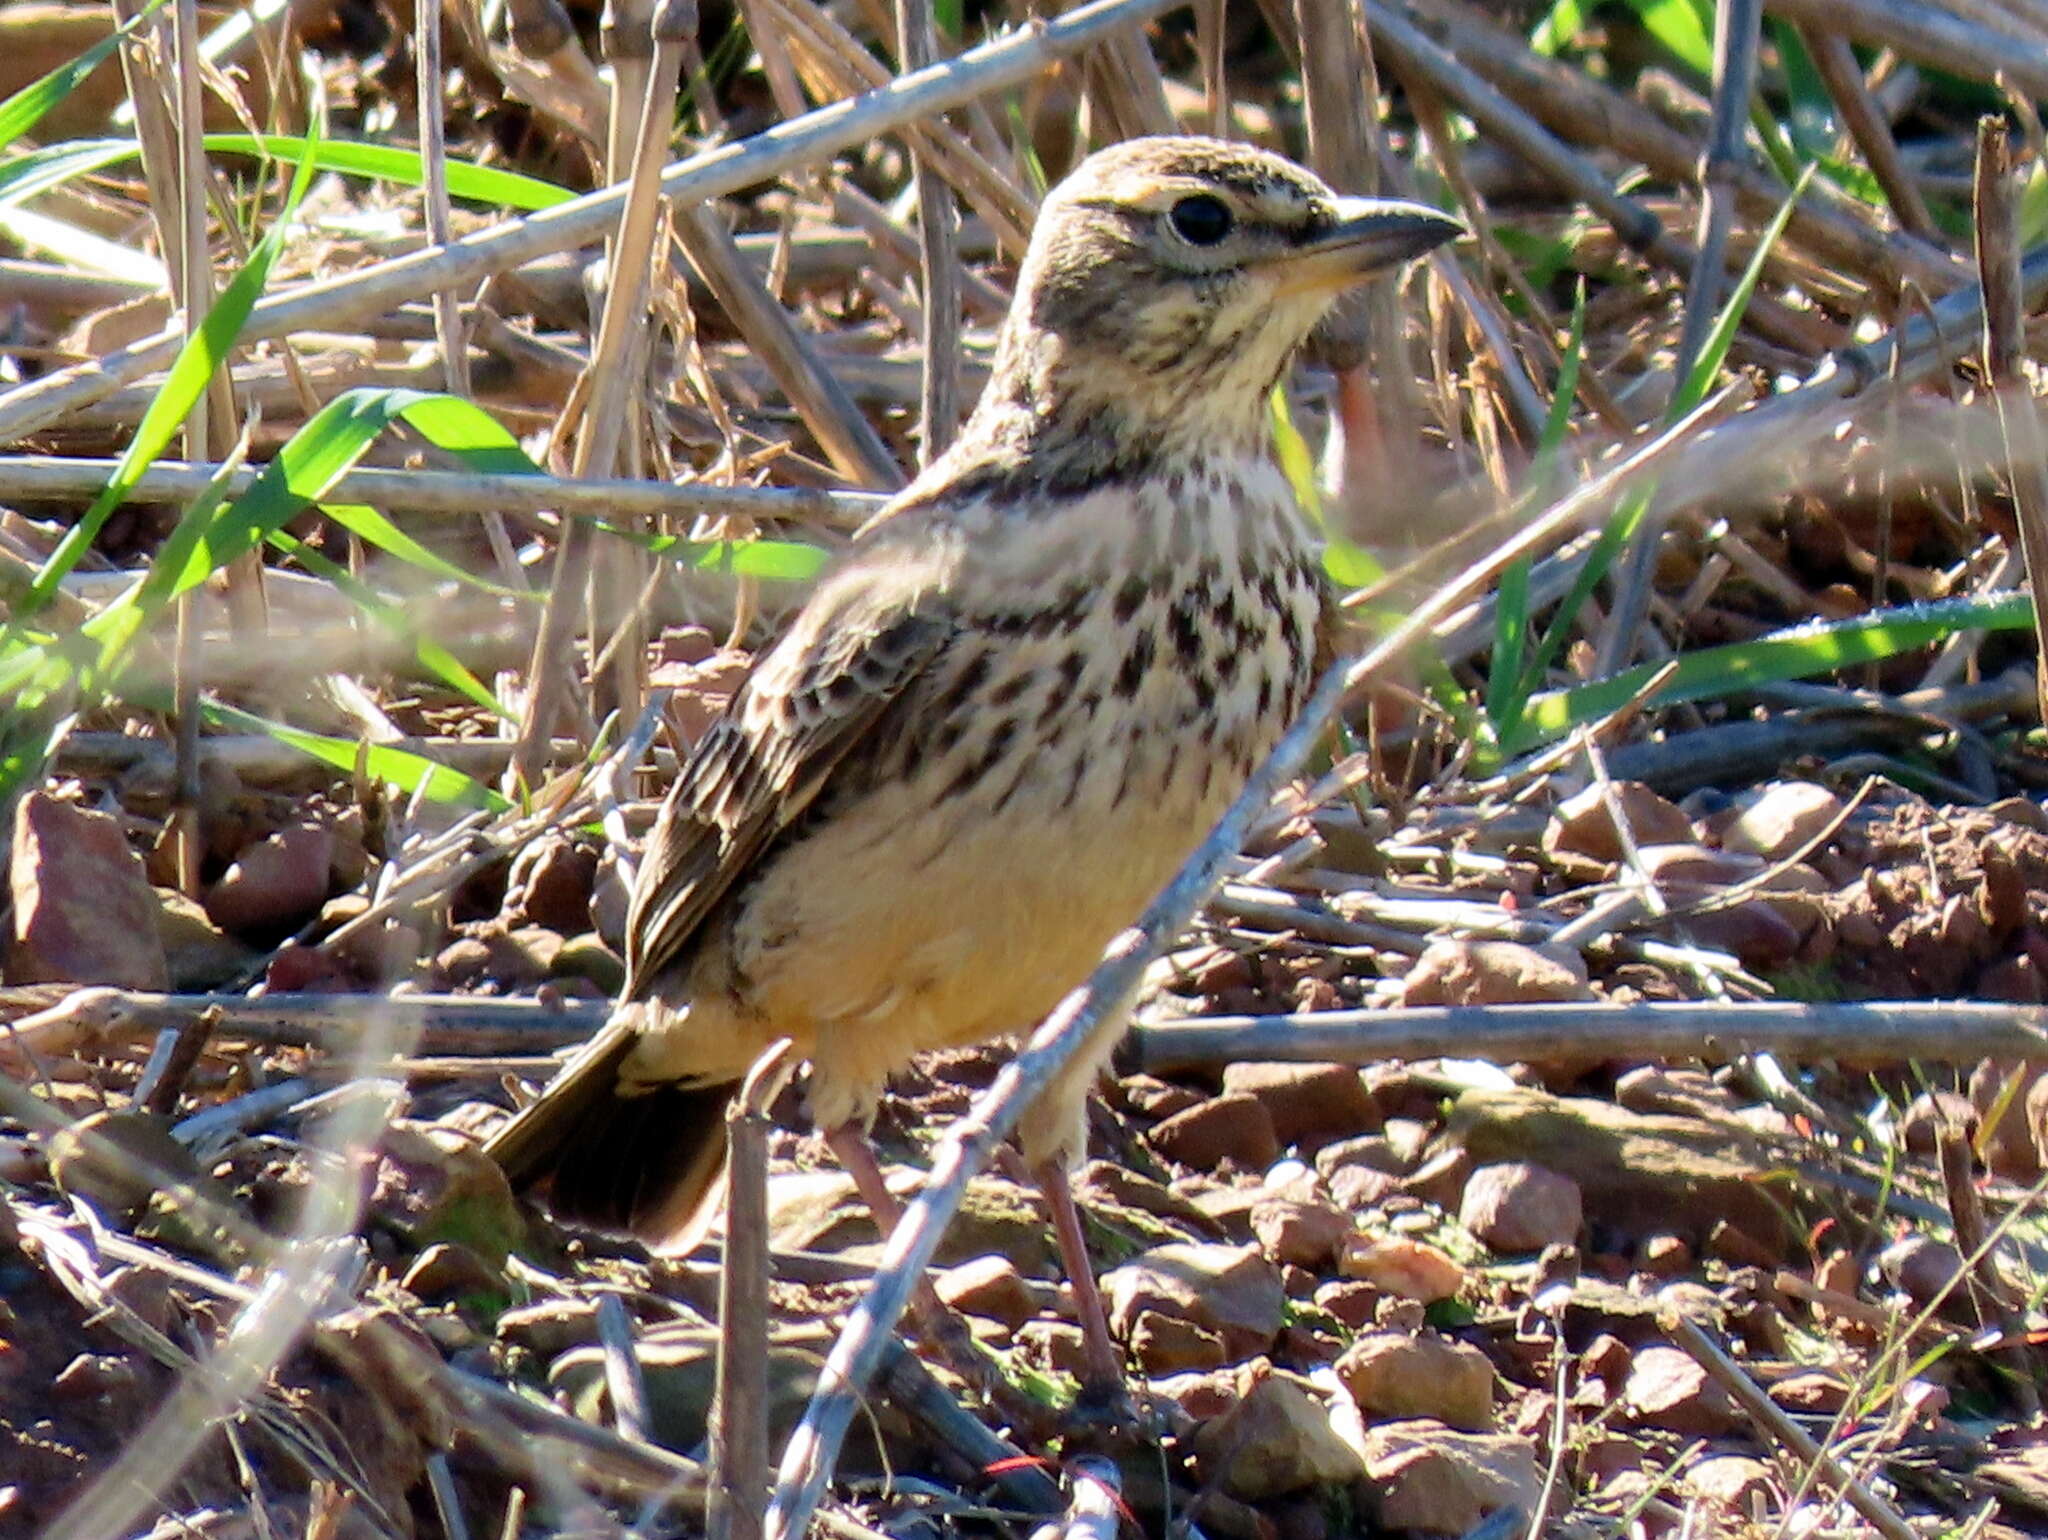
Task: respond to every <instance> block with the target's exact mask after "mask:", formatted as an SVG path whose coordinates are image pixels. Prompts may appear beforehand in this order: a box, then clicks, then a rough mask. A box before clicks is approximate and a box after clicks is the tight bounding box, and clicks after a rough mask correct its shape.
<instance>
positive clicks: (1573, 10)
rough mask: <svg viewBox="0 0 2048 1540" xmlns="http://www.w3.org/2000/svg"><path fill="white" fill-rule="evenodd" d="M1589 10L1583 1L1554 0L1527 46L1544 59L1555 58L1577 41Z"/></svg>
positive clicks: (1531, 35)
mask: <svg viewBox="0 0 2048 1540" xmlns="http://www.w3.org/2000/svg"><path fill="white" fill-rule="evenodd" d="M1589 9H1590V7H1589V6H1588V5H1587V4H1585V0H1554V3H1553V4H1552V5H1551V7H1550V9H1549V10H1547V11H1545V12H1544V13H1543V19H1542V20H1541V21H1539V22H1537V23H1536V30H1535V31H1533V32H1531V33H1530V34H1529V46H1530V47H1531V48H1533V49H1534V50H1535V51H1536V52H1537V53H1539V54H1542V55H1543V56H1544V57H1545V58H1555V57H1556V56H1557V55H1558V54H1559V53H1561V52H1563V51H1564V50H1565V49H1567V48H1569V47H1571V46H1572V44H1574V43H1576V42H1577V41H1578V40H1579V34H1580V33H1581V32H1583V31H1584V30H1585V27H1586V12H1587V11H1588V10H1589Z"/></svg>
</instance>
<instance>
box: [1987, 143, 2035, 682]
mask: <svg viewBox="0 0 2048 1540" xmlns="http://www.w3.org/2000/svg"><path fill="white" fill-rule="evenodd" d="M1976 198H1977V269H1978V274H1979V280H1978V281H1979V283H1980V284H1981V285H1982V288H1983V291H1984V377H1985V381H1986V383H1987V384H1989V385H1990V387H1991V390H1992V396H1993V399H1994V400H1996V401H1997V403H1998V421H1999V426H2000V428H2001V429H2002V430H2003V432H2004V434H2005V444H2006V465H2007V469H2008V474H2009V476H2010V478H2011V484H2012V503H2013V515H2014V517H2015V518H2016V519H2017V521H2018V523H2019V527H2020V555H2021V558H2022V560H2023V561H2024V562H2025V564H2026V572H2027V591H2028V592H2029V593H2030V594H2031V595H2032V596H2033V600H2034V641H2035V643H2036V645H2037V646H2038V647H2039V648H2040V650H2041V656H2042V657H2048V457H2044V449H2043V444H2042V434H2041V414H2040V408H2039V406H2038V404H2037V403H2036V402H2035V399H2034V388H2033V385H2032V383H2031V382H2030V381H2029V380H2028V379H2027V375H2026V368H2025V363H2026V356H2027V339H2026V299H2025V295H2024V291H2023V287H2022V284H2021V281H2020V245H2019V215H2018V209H2017V202H2018V196H2017V189H2016V188H2015V186H2014V184H2013V174H2012V145H2011V142H2010V139H2009V137H2008V135H2007V132H2006V126H2005V120H2004V119H2003V118H1997V117H1986V118H1984V119H1982V120H1981V121H1980V122H1979V123H1978V125H1977V180H1976ZM2036 673H2037V683H2036V689H2037V691H2038V697H2037V698H2038V701H2039V705H2040V710H2041V719H2042V720H2043V721H2044V722H2048V668H2044V669H2039V670H2037V671H2036Z"/></svg>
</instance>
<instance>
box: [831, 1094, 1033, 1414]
mask: <svg viewBox="0 0 2048 1540" xmlns="http://www.w3.org/2000/svg"><path fill="white" fill-rule="evenodd" d="M823 1132H824V1135H825V1146H826V1148H827V1149H829V1150H831V1152H832V1154H833V1156H834V1158H835V1159H837V1160H838V1162H839V1164H840V1165H841V1166H842V1167H843V1168H844V1169H845V1171H846V1174H847V1175H848V1176H850V1177H852V1178H853V1186H854V1190H855V1191H856V1192H858V1193H859V1194H860V1200H861V1202H863V1203H865V1204H866V1205H867V1206H868V1212H869V1213H870V1214H872V1215H874V1216H875V1225H876V1227H877V1228H878V1229H880V1230H881V1232H882V1237H883V1239H885V1240H886V1239H887V1238H888V1235H889V1232H890V1231H891V1230H893V1229H895V1228H896V1225H897V1222H898V1221H900V1220H901V1219H902V1218H903V1205H902V1204H901V1203H899V1202H897V1201H896V1194H894V1193H893V1192H891V1191H889V1184H888V1182H887V1181H886V1180H884V1179H883V1176H882V1163H881V1162H880V1161H879V1160H877V1159H876V1158H875V1147H874V1146H873V1145H872V1144H870V1143H869V1142H868V1136H867V1134H866V1133H865V1132H863V1131H862V1129H861V1127H860V1125H859V1124H857V1123H841V1124H839V1125H838V1126H837V1127H836V1128H828V1129H825V1130H824V1131H823ZM911 1308H912V1309H913V1310H914V1311H915V1312H916V1313H917V1320H918V1325H919V1327H920V1328H921V1330H922V1332H923V1334H924V1337H925V1339H926V1341H928V1342H929V1343H930V1344H931V1345H932V1346H933V1347H934V1348H935V1349H937V1350H938V1351H939V1352H940V1353H941V1354H942V1355H943V1356H944V1357H945V1359H946V1362H947V1364H948V1365H949V1366H950V1367H951V1368H952V1369H953V1370H954V1371H955V1372H956V1373H958V1374H960V1375H961V1376H962V1377H963V1378H965V1379H966V1380H967V1381H968V1383H970V1384H972V1385H973V1386H974V1387H975V1388H976V1389H977V1390H979V1391H981V1393H982V1394H983V1395H985V1396H987V1397H988V1398H989V1399H990V1401H991V1402H994V1403H996V1404H997V1405H998V1406H1006V1405H1007V1403H1006V1402H1005V1401H1004V1400H1003V1399H1002V1392H1003V1390H1004V1389H1006V1388H1007V1387H1004V1386H1002V1384H1001V1378H1002V1377H1001V1375H1000V1374H998V1373H997V1372H996V1368H995V1365H994V1364H992V1363H990V1362H989V1359H988V1356H987V1355H986V1354H985V1353H983V1352H982V1350H981V1349H980V1347H979V1346H978V1345H977V1344H976V1343H975V1340H974V1333H973V1332H971V1331H969V1330H968V1329H967V1323H966V1322H965V1321H963V1320H961V1319H960V1317H959V1315H958V1314H957V1313H955V1312H954V1311H953V1310H952V1309H950V1308H949V1307H948V1306H947V1304H946V1302H945V1301H944V1300H942V1299H940V1298H939V1295H938V1291H937V1290H936V1289H934V1288H933V1287H932V1281H931V1279H930V1278H929V1277H920V1278H919V1279H918V1280H917V1291H916V1293H914V1294H913V1295H912V1296H911Z"/></svg>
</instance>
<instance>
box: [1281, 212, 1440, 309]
mask: <svg viewBox="0 0 2048 1540" xmlns="http://www.w3.org/2000/svg"><path fill="white" fill-rule="evenodd" d="M1468 233H1469V232H1468V231H1467V230H1466V228H1465V225H1464V223H1463V222H1462V221H1461V220H1456V219H1453V218H1452V217H1451V216H1450V215H1448V214H1444V213H1439V212H1438V211H1437V210H1435V209H1433V208H1430V207H1428V206H1427V205H1426V204H1421V203H1405V202H1401V201H1398V200H1395V199H1389V198H1339V199H1338V200H1337V222H1336V224H1334V225H1332V226H1331V227H1330V228H1329V229H1328V230H1325V231H1324V232H1323V233H1322V234H1321V235H1318V236H1316V237H1314V238H1313V239H1311V240H1307V241H1303V242H1302V243H1301V244H1300V245H1298V246H1294V247H1291V248H1289V249H1288V250H1287V251H1284V252H1282V253H1280V254H1279V255H1277V256H1274V257H1269V258H1267V259H1266V262H1265V263H1264V264H1263V265H1264V266H1265V267H1266V268H1267V269H1268V270H1269V271H1270V272H1271V273H1272V274H1273V276H1274V278H1275V280H1276V281H1277V283H1278V285H1279V293H1280V295H1281V296H1283V297H1284V296H1288V295H1294V294H1336V293H1337V292H1339V291H1340V290H1343V289H1348V288H1349V287H1350V286H1351V285H1352V284H1354V283H1357V282H1359V281H1360V280H1362V279H1366V278H1370V277H1372V276H1373V275H1374V274H1375V273H1383V272H1386V271H1387V270H1388V269H1389V268H1394V267H1399V266H1400V265H1401V264H1402V263H1404V262H1410V261H1413V260H1414V259H1415V258H1417V257H1419V256H1422V255H1423V254H1424V253H1426V252H1430V251H1434V250H1435V249H1436V248H1437V247H1439V246H1441V245H1443V243H1444V242H1445V241H1451V240H1456V239H1457V238H1458V237H1459V236H1461V235H1465V234H1468Z"/></svg>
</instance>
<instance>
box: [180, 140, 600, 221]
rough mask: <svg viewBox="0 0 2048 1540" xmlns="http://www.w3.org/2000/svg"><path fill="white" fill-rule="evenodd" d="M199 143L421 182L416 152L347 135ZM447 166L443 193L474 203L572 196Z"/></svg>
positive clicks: (486, 169) (507, 174) (492, 170)
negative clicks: (309, 159) (303, 158)
mask: <svg viewBox="0 0 2048 1540" xmlns="http://www.w3.org/2000/svg"><path fill="white" fill-rule="evenodd" d="M200 142H201V143H202V144H204V145H205V146H206V148H207V149H208V150H209V151H211V152H213V153H214V154H217V155H256V156H261V157H263V158H265V159H270V160H295V159H297V158H299V157H301V156H303V155H305V154H307V153H308V152H309V151H310V152H311V154H312V156H313V164H314V165H315V166H317V167H318V168H319V169H320V170H322V171H336V172H340V173H342V174H343V175H346V176H362V177H371V178H374V179H375V180H377V181H380V182H396V183H398V184H399V185H401V186H404V187H419V186H422V185H423V184H424V183H425V181H426V172H425V170H424V168H423V167H422V165H421V163H420V154H419V151H417V150H408V149H404V148H402V147H400V146H398V145H388V144H364V143H362V142H360V141H358V140H352V139H322V140H318V141H315V142H312V143H310V144H309V143H308V141H306V140H304V139H300V138H298V137H297V136H296V135H293V134H208V135H206V136H205V137H204V138H203V139H202V140H201V141H200ZM447 169H448V192H449V195H450V196H452V197H456V198H468V199H470V200H472V201H474V202H477V203H490V204H497V205H501V206H503V207H505V208H512V209H522V210H526V211H528V212H534V211H537V210H540V209H548V208H553V207H554V206H555V205H556V204H559V203H567V202H569V201H570V200H571V199H572V198H574V197H575V196H576V194H575V193H573V192H571V191H570V190H569V189H568V188H566V187H559V186H557V185H556V184H555V183H553V182H548V181H543V180H542V179H541V178H539V177H532V176H522V175H520V174H519V173H518V172H516V171H501V170H499V169H497V168H496V167H494V166H478V165H473V164H471V163H470V162H468V161H465V160H455V159H450V160H449V161H448V163H447Z"/></svg>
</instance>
